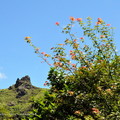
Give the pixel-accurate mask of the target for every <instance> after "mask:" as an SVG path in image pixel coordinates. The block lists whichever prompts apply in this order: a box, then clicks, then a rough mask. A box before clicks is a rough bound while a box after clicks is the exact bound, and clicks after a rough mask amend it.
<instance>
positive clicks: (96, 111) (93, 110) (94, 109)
mask: <svg viewBox="0 0 120 120" xmlns="http://www.w3.org/2000/svg"><path fill="white" fill-rule="evenodd" d="M92 112H93V113H100V111H99V110H98V109H97V108H92Z"/></svg>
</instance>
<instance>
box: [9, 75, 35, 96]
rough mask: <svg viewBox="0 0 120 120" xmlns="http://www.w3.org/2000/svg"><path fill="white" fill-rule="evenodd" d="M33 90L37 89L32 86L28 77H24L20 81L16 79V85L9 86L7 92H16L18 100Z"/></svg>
mask: <svg viewBox="0 0 120 120" xmlns="http://www.w3.org/2000/svg"><path fill="white" fill-rule="evenodd" d="M33 88H34V89H35V88H37V87H35V86H33V85H32V84H31V81H30V77H29V76H28V75H26V76H25V77H22V78H21V79H19V78H18V79H17V80H16V83H15V84H14V85H12V86H10V87H9V88H8V89H9V90H15V91H16V92H17V95H16V98H20V97H22V96H24V95H26V94H27V90H28V89H33Z"/></svg>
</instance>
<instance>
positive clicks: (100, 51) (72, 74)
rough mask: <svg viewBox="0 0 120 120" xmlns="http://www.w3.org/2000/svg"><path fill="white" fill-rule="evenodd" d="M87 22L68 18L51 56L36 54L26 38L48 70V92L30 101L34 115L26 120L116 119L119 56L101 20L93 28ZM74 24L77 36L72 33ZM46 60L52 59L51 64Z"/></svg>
mask: <svg viewBox="0 0 120 120" xmlns="http://www.w3.org/2000/svg"><path fill="white" fill-rule="evenodd" d="M91 20H92V19H91V18H90V17H88V18H87V21H86V23H84V22H83V20H82V19H81V18H77V19H75V18H74V17H70V23H69V24H68V25H67V26H66V27H65V28H63V30H62V33H65V34H67V35H68V38H67V39H65V41H64V44H58V46H57V47H53V48H51V49H52V50H53V53H54V55H53V56H51V55H49V54H46V53H44V52H40V51H39V49H38V48H37V47H36V46H34V45H33V43H32V42H31V38H30V37H26V38H25V40H26V41H27V42H28V43H30V45H31V46H33V47H34V49H35V53H37V54H39V55H40V57H41V58H42V59H43V60H44V61H45V62H46V63H47V64H48V65H50V67H51V68H50V71H49V74H48V80H49V82H46V83H45V85H49V86H50V90H49V92H48V93H46V94H45V98H44V99H43V100H40V99H39V100H37V101H34V103H33V111H32V113H34V115H31V116H30V117H29V119H30V118H31V119H35V120H119V119H120V109H119V108H120V94H119V93H120V56H119V55H117V52H116V47H115V45H114V41H113V39H114V38H113V28H112V27H110V24H106V23H105V22H104V21H103V20H102V19H101V18H98V20H97V22H96V24H95V25H92V21H91ZM76 22H77V24H78V25H79V26H80V33H79V34H80V35H81V36H80V37H77V34H78V33H76V32H75V30H74V26H75V25H76ZM56 25H57V26H60V23H58V22H57V23H56ZM78 32H79V30H78ZM83 36H84V37H83ZM86 41H88V42H86ZM47 58H51V59H52V60H53V64H52V65H51V64H50V63H49V62H48V60H47Z"/></svg>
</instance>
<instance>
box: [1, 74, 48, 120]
mask: <svg viewBox="0 0 120 120" xmlns="http://www.w3.org/2000/svg"><path fill="white" fill-rule="evenodd" d="M46 91H47V89H45V88H39V87H35V86H33V85H32V84H31V80H30V77H29V76H28V75H27V76H25V77H22V78H21V79H19V78H18V79H17V80H16V83H15V84H14V85H12V86H10V87H9V88H8V89H1V90H0V120H8V118H9V119H10V120H14V119H15V120H17V119H18V117H17V116H22V117H23V116H25V115H29V111H30V110H31V109H32V101H33V99H37V98H40V97H43V96H44V93H45V92H46ZM18 120H19V119H18Z"/></svg>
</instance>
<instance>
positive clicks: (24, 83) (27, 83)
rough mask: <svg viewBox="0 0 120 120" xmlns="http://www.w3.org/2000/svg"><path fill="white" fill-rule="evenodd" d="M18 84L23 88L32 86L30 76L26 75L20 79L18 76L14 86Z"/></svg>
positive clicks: (16, 86)
mask: <svg viewBox="0 0 120 120" xmlns="http://www.w3.org/2000/svg"><path fill="white" fill-rule="evenodd" d="M20 86H21V87H23V88H26V89H30V88H32V87H33V86H32V84H31V82H30V77H29V76H28V75H27V76H25V77H22V78H21V79H19V78H18V79H17V81H16V84H15V88H18V87H20Z"/></svg>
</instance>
